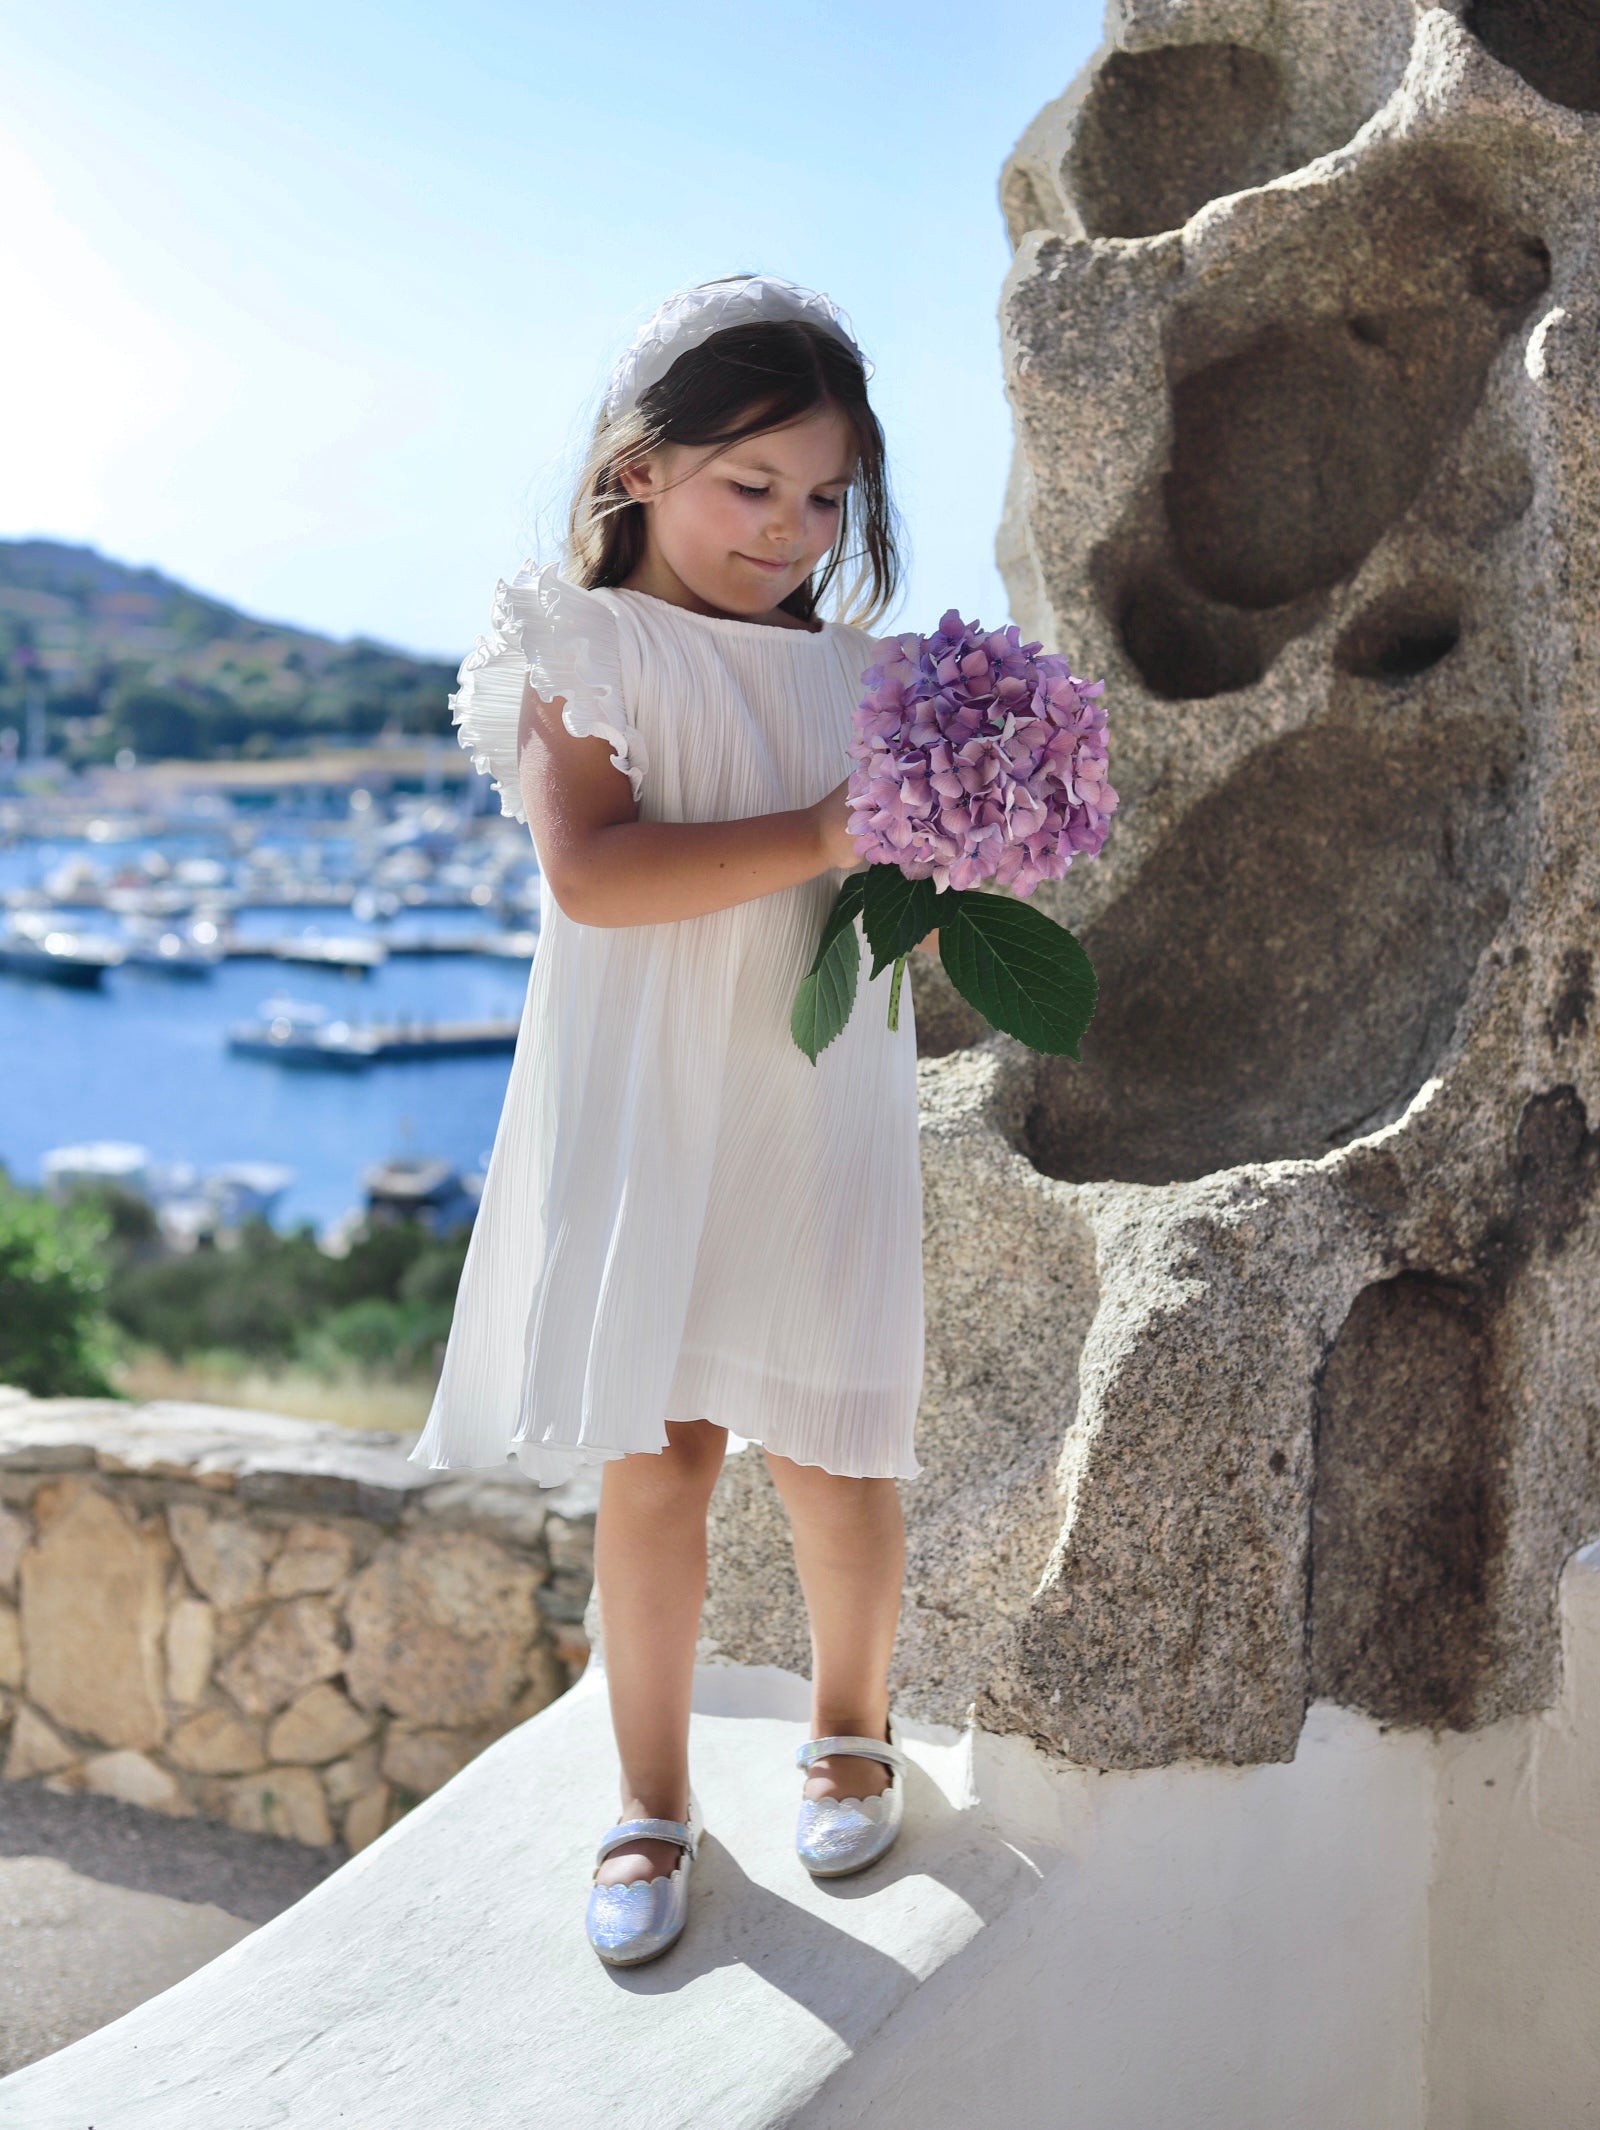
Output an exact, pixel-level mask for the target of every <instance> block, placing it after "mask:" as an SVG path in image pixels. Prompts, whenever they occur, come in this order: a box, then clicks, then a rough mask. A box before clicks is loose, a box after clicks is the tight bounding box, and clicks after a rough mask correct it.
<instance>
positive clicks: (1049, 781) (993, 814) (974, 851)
mask: <svg viewBox="0 0 1600 2130" xmlns="http://www.w3.org/2000/svg"><path fill="white" fill-rule="evenodd" d="M879 648H880V651H881V654H882V655H881V656H880V658H879V659H878V662H877V663H876V664H875V665H873V666H869V667H868V669H867V671H866V672H865V673H864V674H863V675H862V682H863V685H864V687H865V689H866V691H867V692H866V693H865V694H864V695H863V697H862V699H861V703H860V705H859V707H858V709H857V710H856V713H855V733H854V737H853V738H852V740H851V741H850V745H849V749H848V752H849V754H850V756H851V758H852V759H853V761H854V762H855V764H856V766H855V768H854V769H853V770H852V771H851V772H850V782H849V788H848V793H847V798H848V803H849V808H850V821H849V826H850V833H851V835H852V836H853V837H854V838H855V843H856V849H857V850H858V851H859V852H860V854H861V856H862V857H863V858H865V859H867V860H868V861H869V863H871V864H875V865H897V866H898V867H899V868H900V870H901V872H902V873H904V874H905V875H906V877H907V879H910V880H926V879H930V878H931V879H932V881H933V882H934V885H935V886H936V887H937V888H939V889H941V890H942V889H944V888H970V887H976V886H977V885H978V883H979V882H980V881H982V880H993V881H994V882H995V883H996V885H997V886H1000V887H1005V888H1009V889H1010V890H1011V892H1012V893H1013V894H1014V895H1023V896H1027V895H1031V894H1032V893H1033V891H1034V889H1035V888H1036V887H1037V886H1038V885H1039V882H1040V881H1041V880H1059V879H1060V878H1061V877H1062V875H1063V874H1064V873H1065V872H1066V870H1067V868H1068V866H1070V865H1071V863H1072V861H1073V859H1074V858H1093V857H1096V856H1098V854H1099V851H1100V846H1101V845H1102V844H1103V843H1104V842H1105V839H1106V834H1107V831H1108V830H1109V828H1110V826H1111V816H1112V815H1113V814H1114V813H1115V812H1116V808H1117V795H1116V793H1115V791H1113V790H1112V788H1111V786H1110V784H1108V783H1107V781H1106V714H1105V711H1104V710H1103V709H1102V708H1101V705H1100V696H1101V693H1102V692H1103V690H1104V687H1105V682H1104V681H1098V680H1097V681H1093V682H1089V681H1082V680H1077V679H1075V678H1074V677H1073V675H1072V673H1071V672H1070V671H1069V670H1068V667H1067V662H1066V660H1065V659H1064V658H1058V657H1056V656H1054V655H1053V654H1052V653H1050V652H1044V651H1041V647H1040V646H1039V645H1038V644H1036V643H1024V642H1023V641H1022V631H1021V630H1020V629H1018V628H1017V627H1016V626H1015V625H1013V626H1011V627H1009V628H1005V629H995V630H993V631H991V632H989V633H987V634H986V633H985V632H984V630H983V629H982V628H981V627H980V625H979V624H978V623H977V622H975V621H973V622H966V621H963V620H962V618H961V616H960V615H959V614H958V613H957V612H956V610H955V608H954V607H952V608H951V609H950V611H949V613H948V614H946V615H945V617H944V619H943V620H942V621H941V622H940V624H939V626H938V629H937V630H936V631H935V633H934V634H933V635H932V636H918V635H915V634H908V635H904V636H891V637H887V638H885V639H884V640H883V642H882V644H881V645H880V646H879Z"/></svg>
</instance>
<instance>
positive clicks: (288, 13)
mask: <svg viewBox="0 0 1600 2130" xmlns="http://www.w3.org/2000/svg"><path fill="white" fill-rule="evenodd" d="M1100 14H1101V6H1100V0H1056V4H1054V5H1051V6H1043V5H1039V4H1022V0H990V4H987V5H985V6H983V7H970V6H969V7H961V6H957V5H952V4H947V0H865V4H862V0H855V4H848V0H824V4H821V5H817V6H813V7H811V8H808V9H805V10H801V9H797V8H780V7H752V6H749V5H744V6H729V5H720V4H713V0H688V4H680V5H679V6H677V7H675V8H670V9H669V8H661V7H657V6H647V5H643V4H638V0H636V4H634V5H630V6H623V5H615V4H610V0H596V4H591V5H586V6H582V7H578V6H571V7H564V8H559V9H558V8H553V7H548V6H544V5H538V4H535V5H531V6H530V5H526V4H525V5H523V6H520V7H513V6H508V5H499V4H489V0H466V4H465V5H457V6H453V7H451V8H444V7H440V6H438V5H434V6H431V7H423V6H413V5H401V4H395V5H386V6H380V5H362V4H352V0H326V4H323V5H311V4H302V0H290V4H285V5H281V6H274V7H262V6H237V5H226V6H222V7H201V6H199V5H194V4H190V5H187V6H182V5H174V4H169V0H142V4H141V5H140V6H139V7H138V8H136V9H128V8H126V7H122V6H118V7H112V6H110V5H107V4H105V0H52V4H51V5H50V7H49V8H43V7H34V8H31V9H28V10H26V11H21V10H12V11H10V12H9V13H8V15H7V17H6V19H5V20H4V22H3V23H0V197H3V198H4V199H5V200H6V203H7V206H6V216H5V222H4V227H3V228H0V275H3V277H4V278H3V281H0V286H4V287H5V288H6V290H7V291H8V295H9V297H10V299H11V300H10V301H9V302H8V306H7V308H8V313H9V315H8V319H7V330H6V334H5V337H4V343H3V344H0V537H16V536H21V535H25V534H45V535H50V536H52V537H56V538H61V539H68V540H88V541H92V542H93V543H94V544H95V545H97V546H99V547H101V548H103V549H104V550H105V551H106V552H108V553H110V554H114V555H117V556H119V557H122V558H124V559H127V560H129V561H136V562H151V563H155V564H156V565H157V566H159V567H160V568H162V569H165V570H168V571H170V572H171V573H173V574H174V575H176V576H178V577H181V578H184V579H185V580H187V581H188V582H190V583H193V584H195V585H198V586H200V587H201V588H202V589H205V590H209V591H214V592H217V593H220V594H221V595H222V596H224V597H225V598H228V599H230V600H233V601H235V602H237V603H238V604H239V605H241V606H244V607H246V608H248V609H249V610H251V611H253V612H257V613H261V614H266V615H270V616H273V617H277V618H281V619H285V620H292V621H297V622H301V623H304V624H306V625H308V626H311V627H314V628H318V629H324V630H327V631H329V632H330V633H333V634H335V635H349V634H354V633H357V632H359V633H363V634H367V635H372V636H376V637H379V638H382V639H384V640H386V641H388V642H392V643H397V644H401V645H405V646H407V647H409V648H412V649H415V650H421V651H432V652H437V653H441V654H444V655H447V656H450V657H459V656H460V655H461V653H462V651H463V650H464V649H466V648H467V647H468V646H469V645H470V643H471V641H472V639H473V638H474V637H475V636H476V635H477V634H478V632H479V631H480V630H481V629H482V628H483V627H484V626H485V625H486V621H487V612H488V603H489V597H490V593H491V591H492V587H493V583H494V579H495V577H496V576H498V575H500V574H502V573H503V572H506V571H508V570H509V569H511V568H514V567H515V566H516V564H517V563H518V562H520V561H521V560H522V559H523V557H524V556H525V555H527V554H534V553H536V554H539V555H541V556H553V555H554V554H555V552H556V543H557V538H558V528H559V524H560V518H561V514H562V508H563V505H564V502H565V495H566V482H567V477H568V474H569V472H570V467H571V464H572V461H573V458H574V455H575V454H576V452H577V451H578V450H579V448H580V447H581V444H582V441H583V438H584V436H585V434H586V431H587V426H588V421H589V420H590V419H591V418H592V410H593V407H594V405H595V403H596V401H597V398H598V395H599V391H600V388H601V386H602V384H603V381H604V377H605V374H606V371H607V369H608V368H609V366H610V363H611V361H612V360H613V359H614V357H615V355H616V353H617V352H618V350H619V349H620V348H621V347H622V346H623V345H624V344H625V342H626V341H627V340H628V338H629V337H630V336H631V334H632V332H633V330H634V329H635V328H636V326H637V325H638V323H639V322H640V321H641V320H642V319H643V317H644V316H645V315H646V314H647V313H648V312H649V311H650V310H651V309H652V308H653V306H654V304H655V303H656V302H657V301H658V300H659V298H660V297H661V296H662V295H664V294H666V293H667V292H668V290H670V289H672V288H674V287H677V286H680V285H682V284H684V283H686V282H692V281H699V280H703V279H706V278H708V277H709V276H711V275H714V274H720V273H727V272H733V271H739V270H744V269H753V270H755V271H764V272H771V273H780V274H786V275H788V276H790V277H791V278H793V279H796V280H799V281H804V282H807V283H810V284H811V285H813V286H817V287H821V288H824V289H826V290H827V291H828V293H829V294H830V295H832V296H833V297H834V298H835V300H836V301H837V302H839V303H840V304H841V305H842V306H843V307H844V308H845V310H846V311H847V312H848V313H849V314H850V316H851V318H852V320H853V322H854V324H855V327H856V330H857V333H858V335H859V336H860V338H861V340H862V342H863V344H864V345H865V347H866V348H867V350H868V352H869V353H870V354H871V355H872V357H873V358H874V360H875V361H876V363H877V366H878V367H877V376H876V378H875V380H874V385H873V397H874V401H875V404H876V405H877V408H878V411H879V414H880V417H881V418H882V420H883V423H884V426H885V429H886V431H887V433H888V438H889V446H890V453H891V466H892V470H893V473H894V476H895V481H896V487H897V491H898V495H899V500H900V504H901V509H902V512H903V514H904V517H905V520H906V526H907V531H908V534H909V543H910V549H911V558H912V567H911V571H910V576H909V582H908V587H907V593H906V597H905V599H904V601H903V603H902V607H901V609H900V612H899V614H898V616H897V617H896V618H897V619H898V620H899V621H900V623H901V625H903V626H907V627H909V626H913V625H915V626H926V625H929V624H931V622H932V621H933V620H934V619H936V618H937V616H938V614H939V613H940V612H941V611H943V609H944V608H945V607H947V606H949V605H952V604H954V605H958V606H960V607H962V608H963V610H964V611H966V612H967V613H968V614H969V615H972V614H977V615H978V616H980V617H981V618H982V619H983V620H984V621H985V622H986V623H987V624H989V625H991V626H992V625H994V624H995V623H996V622H997V621H998V620H1000V619H1003V618H1005V616H1004V605H1005V599H1004V592H1003V590H1002V588H1001V585H1000V580H999V577H998V574H997V572H996V570H995V567H994V560H993V539H994V529H995V523H996V520H997V518H998V515H999V509H1000V499H1001V493H1002V489H1003V485H1004V479H1005V471H1006V460H1007V455H1008V451H1009V441H1010V424H1009V417H1008V414H1007V410H1006V406H1005V400H1004V394H1003V390H1002V385H1001V377H1000V364H999V355H998V347H997V329H996V324H995V310H996V302H997V299H998V295H999V290H1000V283H1001V280H1002V277H1003V275H1004V273H1005V269H1006V264H1007V258H1008V251H1007V246H1006V242H1005V235H1004V230H1003V227H1002V224H1001V220H1000V213H999V207H998V205H997V200H996V185H997V180H998V177H999V171H1000V166H1001V163H1002V162H1003V160H1004V158H1005V156H1006V154H1007V152H1008V151H1009V149H1010V147H1011V145H1012V143H1013V142H1014V140H1015V139H1016V137H1017V135H1018V134H1019V133H1020V132H1021V130H1022V128H1023V127H1024V126H1025V125H1026V124H1027V122H1028V120H1029V119H1030V118H1031V117H1032V115H1033V113H1034V112H1035V111H1036V110H1037V109H1038V107H1039V106H1040V104H1042V103H1043V102H1045V101H1047V100H1048V99H1049V98H1051V97H1053V96H1054V95H1056V94H1057V93H1059V91H1060V90H1061V89H1062V88H1064V87H1065V86H1066V83H1067V82H1068V80H1069V79H1070V78H1071V76H1072V75H1073V73H1074V72H1076V70H1077V68H1078V67H1079V65H1081V63H1082V61H1083V60H1084V59H1085V58H1086V57H1087V56H1088V54H1089V52H1090V51H1091V50H1092V49H1093V47H1094V45H1095V43H1096V41H1097V39H1098V35H1099V28H1100Z"/></svg>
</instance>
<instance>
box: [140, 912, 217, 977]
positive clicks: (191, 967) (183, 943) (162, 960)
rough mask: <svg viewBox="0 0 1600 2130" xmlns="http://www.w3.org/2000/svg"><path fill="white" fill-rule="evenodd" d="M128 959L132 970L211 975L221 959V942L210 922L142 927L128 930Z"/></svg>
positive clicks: (169, 974)
mask: <svg viewBox="0 0 1600 2130" xmlns="http://www.w3.org/2000/svg"><path fill="white" fill-rule="evenodd" d="M127 959H128V963H129V966H130V967H132V968H136V969H156V970H159V971H160V972H161V973H162V974H163V975H165V976H210V975H211V974H212V973H213V972H214V971H215V969H216V967H217V964H218V963H219V962H220V961H221V960H222V943H221V941H220V939H219V937H218V934H217V927H216V926H215V925H214V924H211V923H209V922H206V923H201V924H194V925H189V926H187V927H179V926H175V925H166V926H162V925H158V924H141V925H136V926H130V928H129V933H128V946H127Z"/></svg>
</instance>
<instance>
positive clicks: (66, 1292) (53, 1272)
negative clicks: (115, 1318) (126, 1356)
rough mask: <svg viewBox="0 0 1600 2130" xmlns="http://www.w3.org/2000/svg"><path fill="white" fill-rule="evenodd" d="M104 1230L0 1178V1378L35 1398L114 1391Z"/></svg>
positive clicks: (84, 1214)
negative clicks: (110, 1373) (106, 1308)
mask: <svg viewBox="0 0 1600 2130" xmlns="http://www.w3.org/2000/svg"><path fill="white" fill-rule="evenodd" d="M107 1233H108V1227H107V1224H106V1223H105V1222H104V1221H103V1220H102V1219H100V1218H99V1217H98V1216H97V1215H95V1214H93V1213H91V1212H89V1211H87V1210H84V1209H81V1208H77V1207H68V1208H62V1207H58V1206H54V1205H52V1204H51V1203H50V1201H49V1199H47V1198H45V1197H43V1196H41V1195H40V1194H39V1193H38V1192H36V1191H22V1190H19V1189H17V1188H16V1186H15V1185H14V1184H12V1183H10V1182H9V1181H8V1180H6V1179H5V1178H4V1177H3V1176H0V1383H11V1384H15V1385H16V1387H17V1388H18V1389H20V1390H26V1391H31V1392H32V1393H33V1395H34V1396H35V1397H36V1398H60V1397H89V1398H103V1397H111V1396H113V1395H114V1392H113V1390H112V1386H111V1382H110V1379H109V1377H108V1374H107V1370H108V1368H109V1367H110V1362H111V1344H110V1338H109V1335H108V1328H107V1325H106V1320H105V1312H104V1306H103V1290H104V1286H105V1267H104V1262H103V1259H102V1256H101V1251H102V1247H103V1245H104V1243H105V1240H106V1236H107Z"/></svg>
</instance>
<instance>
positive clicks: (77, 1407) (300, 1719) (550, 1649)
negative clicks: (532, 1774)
mask: <svg viewBox="0 0 1600 2130" xmlns="http://www.w3.org/2000/svg"><path fill="white" fill-rule="evenodd" d="M407 1448H409V1438H402V1437H401V1436H398V1435H390V1434H377V1433H370V1434H369V1433H353V1432H351V1431H347V1430H343V1429H337V1428H326V1427H318V1426H314V1425H312V1424H311V1423H309V1422H305V1421H298V1420H289V1419H280V1418H276V1417H274V1416H273V1415H270V1414H260V1413H244V1412H232V1411H225V1410H223V1409H221V1408H218V1407H203V1406H182V1405H150V1406H143V1407H139V1406H128V1405H121V1404H117V1403H114V1402H111V1401H91V1400H53V1401H36V1400H32V1399H29V1398H27V1397H26V1396H25V1395H24V1394H22V1393H21V1392H15V1391H0V1738H3V1740H4V1755H5V1757H4V1761H3V1764H0V1775H3V1777H4V1778H5V1779H7V1780H10V1781H16V1780H19V1779H26V1778H39V1779H41V1780H42V1781H43V1782H44V1784H45V1785H46V1787H48V1788H50V1789H53V1790H64V1791H79V1790H89V1791H94V1792H98V1793H99V1794H101V1795H105V1796H111V1797H117V1798H121V1799H123V1800H125V1801H126V1802H128V1803H131V1804H137V1805H143V1806H146V1807H149V1808H150V1809H153V1810H155V1811H158V1812H166V1813H171V1814H173V1815H175V1816H177V1817H183V1818H187V1817H191V1816H193V1815H195V1814H204V1815H206V1816H208V1817H211V1818H215V1819H219V1820H223V1821H225V1822H227V1823H228V1824H229V1825H231V1826H234V1827H238V1828H243V1829H246V1830H249V1831H251V1832H257V1833H263V1834H273V1835H281V1836H284V1837H287V1838H289V1839H291V1840H295V1841H301V1842H307V1843H311V1844H313V1845H321V1844H324V1843H328V1842H332V1841H336V1840H341V1839H342V1840H343V1841H344V1842H345V1843H346V1844H347V1845H348V1846H349V1848H350V1849H351V1850H356V1849H360V1848H362V1847H364V1846H365V1845H366V1844H367V1843H368V1842H370V1841H372V1840H373V1839H375V1837H376V1836H377V1835H379V1834H381V1833H382V1832H383V1831H384V1829H385V1828H386V1827H388V1826H390V1825H392V1824H393V1823H394V1821H395V1820H396V1819H398V1818H399V1817H400V1816H401V1814H402V1813H404V1812H405V1811H406V1810H407V1809H408V1808H409V1807H410V1806H411V1805H412V1804H414V1803H416V1801H417V1800H418V1799H419V1798H422V1797H424V1796H426V1795H428V1794H429V1793H430V1792H431V1791H434V1790H437V1789H438V1788H439V1787H440V1786H441V1784H443V1783H444V1782H446V1781H447V1780H448V1779H449V1778H450V1776H452V1775H453V1774H455V1772H456V1771H457V1769H459V1768H460V1767H462V1766H463V1765H464V1764H465V1763H466V1762H467V1761H469V1760H470V1759H472V1758H473V1756H474V1755H475V1754H477V1753H479V1752H481V1751H482V1750H483V1749H484V1747H485V1746H487V1745H489V1744H491V1743H492V1742H493V1741H494V1740H495V1739H496V1738H499V1737H502V1736H503V1735H504V1734H505V1733H506V1732H507V1731H509V1730H511V1729H513V1728H514V1727H515V1726H516V1725H517V1724H519V1723H521V1722H523V1721H524V1720H525V1719H526V1718H527V1717H529V1716H531V1715H533V1714H535V1713H536V1712H537V1711H538V1710H540V1709H542V1708H544V1707H545V1706H546V1705H547V1704H548V1703H549V1702H551V1701H553V1700H554V1699H555V1698H556V1696H557V1695H558V1694H560V1693H561V1692H563V1691H564V1689H565V1688H566V1687H567V1686H568V1685H569V1684H570V1683H571V1681H572V1680H573V1679H574V1678H576V1677H577V1676H578V1674H579V1673H580V1672H581V1671H582V1669H583V1667H584V1665H585V1663H586V1662H587V1659H588V1645H587V1642H586V1641H585V1638H584V1633H583V1627H582V1619H583V1612H584V1605H585V1601H586V1599H587V1597H588V1594H589V1585H590V1580H591V1574H592V1561H593V1533H594V1507H595V1497H594V1494H593V1491H592V1490H585V1489H583V1488H581V1487H568V1488H563V1489H560V1490H557V1491H552V1492H551V1493H547V1494H541V1493H539V1492H538V1490H537V1489H535V1488H534V1487H533V1486H531V1485H530V1484H529V1482H528V1481H526V1480H525V1479H522V1478H521V1477H520V1476H517V1475H512V1476H510V1477H507V1478H501V1477H500V1476H498V1475H495V1474H489V1475H483V1474H468V1475H459V1476H452V1475H451V1474H448V1473H428V1472H422V1471H420V1470H419V1469H418V1467H416V1466H414V1465H411V1464H408V1463H407V1461H406V1456H405V1452H406V1450H407Z"/></svg>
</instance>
